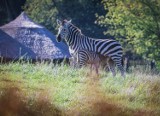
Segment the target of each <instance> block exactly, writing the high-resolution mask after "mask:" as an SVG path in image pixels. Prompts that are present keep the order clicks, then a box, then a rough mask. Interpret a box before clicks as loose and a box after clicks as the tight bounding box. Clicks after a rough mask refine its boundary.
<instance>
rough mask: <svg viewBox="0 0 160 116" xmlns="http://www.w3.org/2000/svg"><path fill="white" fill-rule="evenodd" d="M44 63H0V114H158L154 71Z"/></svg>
mask: <svg viewBox="0 0 160 116" xmlns="http://www.w3.org/2000/svg"><path fill="white" fill-rule="evenodd" d="M86 70H88V69H81V70H79V69H72V68H70V67H67V66H53V65H48V64H47V65H46V64H36V65H30V64H9V66H7V65H2V66H1V65H0V116H54V115H56V116H58V115H59V116H65V115H66V116H159V115H160V106H159V104H160V92H159V91H160V86H159V85H160V81H159V77H158V76H156V77H154V76H150V75H149V74H148V75H147V74H143V73H132V74H129V75H127V78H126V79H122V78H120V77H119V76H117V77H115V78H113V77H112V76H111V75H110V74H106V73H103V72H101V75H100V76H99V77H96V76H94V75H89V73H87V71H86Z"/></svg>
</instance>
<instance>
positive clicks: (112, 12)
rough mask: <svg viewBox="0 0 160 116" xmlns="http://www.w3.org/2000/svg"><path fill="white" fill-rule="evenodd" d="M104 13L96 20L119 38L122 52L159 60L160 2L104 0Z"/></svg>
mask: <svg viewBox="0 0 160 116" xmlns="http://www.w3.org/2000/svg"><path fill="white" fill-rule="evenodd" d="M102 3H103V5H104V8H105V10H107V11H108V13H107V14H106V15H99V17H98V23H99V24H100V25H102V26H105V27H108V30H107V31H105V34H110V35H112V36H114V37H116V39H119V40H121V41H122V43H123V45H124V48H125V51H132V53H137V54H140V55H142V56H143V57H145V58H149V59H155V60H158V61H160V54H159V53H160V20H159V19H160V12H159V11H160V1H159V0H103V1H102Z"/></svg>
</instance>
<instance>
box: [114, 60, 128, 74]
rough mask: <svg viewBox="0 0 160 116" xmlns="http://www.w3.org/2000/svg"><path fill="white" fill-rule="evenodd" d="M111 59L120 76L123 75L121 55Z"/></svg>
mask: <svg viewBox="0 0 160 116" xmlns="http://www.w3.org/2000/svg"><path fill="white" fill-rule="evenodd" d="M113 61H114V62H115V63H116V65H117V67H118V69H119V70H120V72H121V76H122V77H125V74H124V73H125V71H124V68H123V66H122V57H120V58H115V59H113Z"/></svg>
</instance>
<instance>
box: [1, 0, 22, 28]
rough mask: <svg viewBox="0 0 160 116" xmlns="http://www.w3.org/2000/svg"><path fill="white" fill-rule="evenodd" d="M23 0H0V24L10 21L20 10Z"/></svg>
mask: <svg viewBox="0 0 160 116" xmlns="http://www.w3.org/2000/svg"><path fill="white" fill-rule="evenodd" d="M24 3H25V0H1V2H0V25H3V24H5V23H8V22H10V21H11V20H13V19H14V18H16V17H17V16H18V15H19V14H20V12H21V11H22V8H21V6H22V5H24Z"/></svg>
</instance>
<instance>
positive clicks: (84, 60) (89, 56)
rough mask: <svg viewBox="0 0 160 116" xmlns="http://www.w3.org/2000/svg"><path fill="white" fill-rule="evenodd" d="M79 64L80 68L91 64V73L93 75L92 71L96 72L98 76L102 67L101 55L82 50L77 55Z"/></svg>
mask: <svg viewBox="0 0 160 116" xmlns="http://www.w3.org/2000/svg"><path fill="white" fill-rule="evenodd" d="M77 62H78V64H79V67H82V66H85V65H87V64H90V72H91V73H92V70H93V69H95V70H96V74H97V75H98V73H99V71H98V69H99V66H100V55H99V54H97V53H95V52H92V51H88V50H86V49H81V50H79V51H78V53H77Z"/></svg>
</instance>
